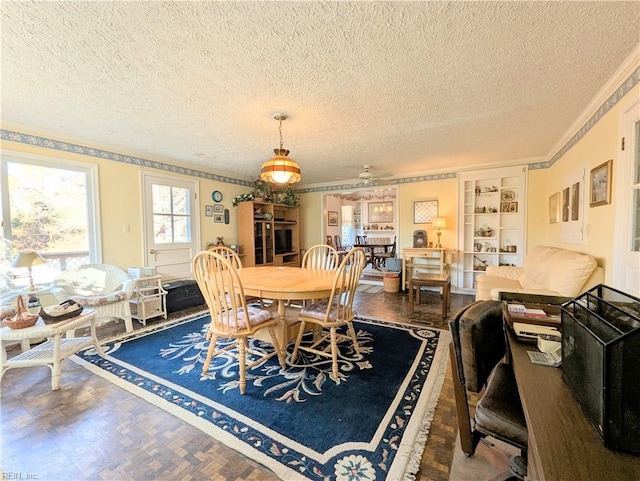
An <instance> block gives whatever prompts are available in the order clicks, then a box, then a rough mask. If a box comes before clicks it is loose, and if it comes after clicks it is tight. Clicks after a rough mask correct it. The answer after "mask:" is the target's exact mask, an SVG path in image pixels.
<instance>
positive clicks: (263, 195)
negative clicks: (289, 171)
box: [231, 179, 300, 207]
mask: <svg viewBox="0 0 640 481" xmlns="http://www.w3.org/2000/svg"><path fill="white" fill-rule="evenodd" d="M255 199H262V200H263V201H265V202H275V203H277V204H284V205H287V206H289V207H296V206H297V205H299V204H300V197H299V196H298V195H297V194H296V192H295V191H294V190H293V187H291V186H290V185H287V186H285V187H281V188H280V189H273V185H272V184H270V183H268V182H265V181H264V180H262V179H256V180H255V181H254V182H253V190H252V191H251V192H248V193H246V194H238V195H236V196H235V197H234V198H233V199H232V201H231V205H232V206H233V207H238V204H239V203H240V202H249V201H252V200H255Z"/></svg>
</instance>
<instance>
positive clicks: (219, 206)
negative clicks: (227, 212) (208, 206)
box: [213, 204, 224, 214]
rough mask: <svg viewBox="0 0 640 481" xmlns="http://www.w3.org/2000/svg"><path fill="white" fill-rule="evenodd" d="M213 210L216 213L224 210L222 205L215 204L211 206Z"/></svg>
mask: <svg viewBox="0 0 640 481" xmlns="http://www.w3.org/2000/svg"><path fill="white" fill-rule="evenodd" d="M213 211H214V212H215V213H218V214H222V213H223V212H224V205H222V204H216V205H214V206H213Z"/></svg>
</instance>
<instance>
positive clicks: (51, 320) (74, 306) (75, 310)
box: [40, 299, 83, 324]
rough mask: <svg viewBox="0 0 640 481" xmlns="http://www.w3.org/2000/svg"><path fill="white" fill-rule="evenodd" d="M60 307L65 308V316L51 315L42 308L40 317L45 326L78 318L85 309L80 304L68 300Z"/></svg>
mask: <svg viewBox="0 0 640 481" xmlns="http://www.w3.org/2000/svg"><path fill="white" fill-rule="evenodd" d="M60 306H62V307H64V309H65V311H66V312H65V313H64V314H58V315H55V314H49V313H48V312H47V311H45V310H44V309H43V308H40V317H41V318H42V320H43V321H44V323H45V324H55V323H56V322H60V321H66V320H67V319H72V318H74V317H78V316H79V315H80V314H81V313H82V309H83V308H82V306H81V305H80V304H78V303H77V302H76V301H74V300H72V299H67V300H66V301H64V302H61V303H60Z"/></svg>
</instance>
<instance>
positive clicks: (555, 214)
mask: <svg viewBox="0 0 640 481" xmlns="http://www.w3.org/2000/svg"><path fill="white" fill-rule="evenodd" d="M557 222H560V192H556V193H555V194H553V195H552V196H551V197H549V224H555V223H557Z"/></svg>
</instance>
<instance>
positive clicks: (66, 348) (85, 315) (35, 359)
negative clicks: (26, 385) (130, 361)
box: [0, 309, 104, 391]
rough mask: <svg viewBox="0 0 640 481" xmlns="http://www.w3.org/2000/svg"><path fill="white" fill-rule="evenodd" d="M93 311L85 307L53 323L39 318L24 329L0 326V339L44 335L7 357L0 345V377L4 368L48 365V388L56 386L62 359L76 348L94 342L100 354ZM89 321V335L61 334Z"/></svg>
mask: <svg viewBox="0 0 640 481" xmlns="http://www.w3.org/2000/svg"><path fill="white" fill-rule="evenodd" d="M95 318H96V311H94V310H91V309H85V310H84V311H82V314H81V315H80V316H78V317H76V318H73V319H69V320H66V321H61V322H58V323H56V324H48V325H47V324H44V323H43V322H42V319H40V320H38V323H37V324H36V325H35V326H33V327H27V328H25V329H11V328H9V327H3V328H2V329H0V341H2V342H4V341H23V340H25V339H32V338H43V337H46V338H48V339H47V341H45V342H44V343H42V344H40V345H38V346H35V347H34V348H32V349H29V350H26V351H24V352H22V353H21V354H18V355H17V356H15V357H12V358H11V359H7V353H6V350H5V349H4V347H2V348H1V349H0V368H1V369H2V370H1V371H0V379H1V378H2V376H3V375H4V373H5V371H7V370H8V369H11V368H16V367H33V366H49V368H50V369H51V390H53V391H55V390H57V389H60V373H61V363H62V361H63V360H64V359H66V358H68V357H69V356H71V355H73V354H75V353H76V352H78V351H80V350H81V349H84V348H86V347H89V346H91V345H92V344H93V345H94V346H95V348H96V350H97V351H98V353H99V354H100V355H101V356H104V351H103V349H102V346H100V344H99V342H98V337H97V336H96V325H95ZM88 321H90V322H91V336H86V337H72V338H62V336H63V335H64V334H65V333H66V332H67V331H73V330H74V329H77V328H79V327H82V326H83V325H86V323H87V322H88Z"/></svg>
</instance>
